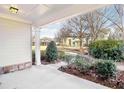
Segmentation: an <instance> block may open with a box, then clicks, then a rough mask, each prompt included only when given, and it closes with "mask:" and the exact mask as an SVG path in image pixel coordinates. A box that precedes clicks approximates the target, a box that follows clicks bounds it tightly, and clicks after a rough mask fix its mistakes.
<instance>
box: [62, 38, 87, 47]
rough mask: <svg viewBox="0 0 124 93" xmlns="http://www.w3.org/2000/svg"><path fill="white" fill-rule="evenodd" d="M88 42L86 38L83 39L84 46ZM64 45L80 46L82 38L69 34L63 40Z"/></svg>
mask: <svg viewBox="0 0 124 93" xmlns="http://www.w3.org/2000/svg"><path fill="white" fill-rule="evenodd" d="M85 44H86V40H85V39H84V38H83V39H82V46H84V45H85ZM62 45H63V46H66V47H80V40H79V38H77V37H75V38H74V37H72V36H68V37H66V38H64V39H63V40H62Z"/></svg>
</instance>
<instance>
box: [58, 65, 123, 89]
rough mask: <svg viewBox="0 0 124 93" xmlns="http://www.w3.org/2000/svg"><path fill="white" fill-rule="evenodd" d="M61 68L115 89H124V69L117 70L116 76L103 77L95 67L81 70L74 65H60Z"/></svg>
mask: <svg viewBox="0 0 124 93" xmlns="http://www.w3.org/2000/svg"><path fill="white" fill-rule="evenodd" d="M59 70H60V71H63V72H66V73H68V74H72V75H75V76H78V77H80V78H83V79H87V80H90V81H93V82H95V83H99V84H102V85H104V86H107V87H111V88H114V89H124V71H121V72H117V76H116V78H113V79H103V78H100V77H99V76H98V74H97V73H96V71H95V70H94V69H92V70H89V71H83V72H81V71H79V70H77V69H76V68H75V67H74V66H73V65H69V66H65V67H60V68H59Z"/></svg>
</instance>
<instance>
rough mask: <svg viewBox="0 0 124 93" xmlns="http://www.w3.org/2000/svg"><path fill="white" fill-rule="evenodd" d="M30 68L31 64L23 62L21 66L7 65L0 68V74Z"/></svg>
mask: <svg viewBox="0 0 124 93" xmlns="http://www.w3.org/2000/svg"><path fill="white" fill-rule="evenodd" d="M30 67H32V62H24V63H21V64H14V65H8V66H4V67H0V74H5V73H10V72H15V71H19V70H23V69H26V68H30Z"/></svg>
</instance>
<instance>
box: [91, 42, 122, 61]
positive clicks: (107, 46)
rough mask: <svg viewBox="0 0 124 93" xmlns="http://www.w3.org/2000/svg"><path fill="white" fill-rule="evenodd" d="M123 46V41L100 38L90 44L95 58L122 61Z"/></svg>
mask: <svg viewBox="0 0 124 93" xmlns="http://www.w3.org/2000/svg"><path fill="white" fill-rule="evenodd" d="M122 47H123V42H122V41H117V40H99V41H96V42H93V43H91V44H90V45H89V53H90V55H92V56H93V57H95V58H100V59H105V60H117V61H120V60H121V58H122V56H123V51H122Z"/></svg>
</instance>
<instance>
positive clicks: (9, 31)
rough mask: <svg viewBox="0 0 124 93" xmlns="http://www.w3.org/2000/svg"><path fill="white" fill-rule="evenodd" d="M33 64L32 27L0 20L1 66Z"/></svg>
mask: <svg viewBox="0 0 124 93" xmlns="http://www.w3.org/2000/svg"><path fill="white" fill-rule="evenodd" d="M29 61H30V62H31V25H29V24H25V23H21V22H16V21H11V20H7V19H2V18H0V66H7V65H12V64H19V63H24V62H29Z"/></svg>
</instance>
